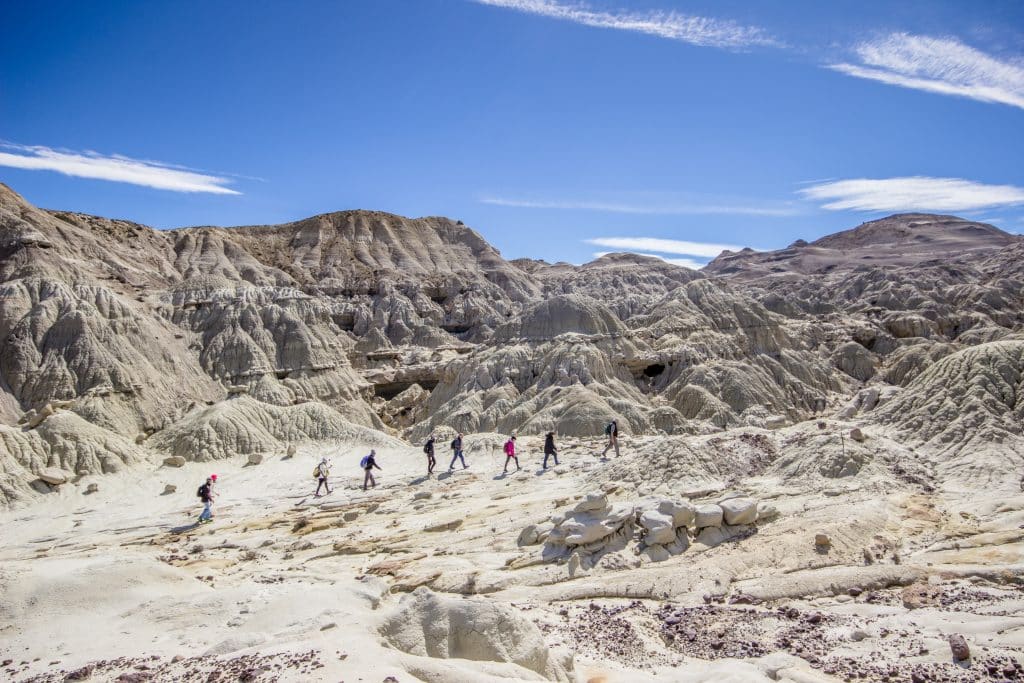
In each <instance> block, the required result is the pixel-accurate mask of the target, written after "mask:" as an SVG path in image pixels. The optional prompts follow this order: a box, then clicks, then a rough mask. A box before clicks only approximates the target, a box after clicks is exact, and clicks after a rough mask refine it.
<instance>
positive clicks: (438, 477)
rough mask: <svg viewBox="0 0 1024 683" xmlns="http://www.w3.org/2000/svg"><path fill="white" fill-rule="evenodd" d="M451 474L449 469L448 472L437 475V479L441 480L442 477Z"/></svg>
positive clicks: (446, 477) (445, 477) (444, 477)
mask: <svg viewBox="0 0 1024 683" xmlns="http://www.w3.org/2000/svg"><path fill="white" fill-rule="evenodd" d="M451 476H452V472H451V471H450V470H449V471H448V472H442V473H441V474H439V475H437V480H438V481H441V480H443V479H448V478H449V477H451Z"/></svg>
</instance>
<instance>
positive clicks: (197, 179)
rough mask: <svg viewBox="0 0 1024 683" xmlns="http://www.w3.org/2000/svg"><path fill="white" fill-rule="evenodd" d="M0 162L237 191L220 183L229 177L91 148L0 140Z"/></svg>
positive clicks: (175, 188)
mask: <svg viewBox="0 0 1024 683" xmlns="http://www.w3.org/2000/svg"><path fill="white" fill-rule="evenodd" d="M0 148H2V149H7V150H12V151H11V152H4V151H0V166H8V167H10V168H21V169H26V170H30V171H56V172H58V173H63V174H64V175H69V176H75V177H78V178H94V179H97V180H109V181H112V182H115V183H129V184H132V185H143V186H145V187H153V188H156V189H158V190H170V191H172V192H209V193H212V194H241V192H238V191H237V190H232V189H231V188H229V187H224V186H225V185H227V184H228V183H230V182H231V180H229V179H227V178H221V177H218V176H214V175H207V174H205V173H199V172H197V171H193V170H189V169H185V168H182V167H180V166H170V165H168V164H162V163H160V162H155V161H140V160H138V159H130V158H128V157H123V156H119V155H113V156H104V155H102V154H96V153H95V152H70V151H59V150H54V149H50V148H49V147H42V146H31V147H29V146H25V145H14V144H9V143H3V144H0Z"/></svg>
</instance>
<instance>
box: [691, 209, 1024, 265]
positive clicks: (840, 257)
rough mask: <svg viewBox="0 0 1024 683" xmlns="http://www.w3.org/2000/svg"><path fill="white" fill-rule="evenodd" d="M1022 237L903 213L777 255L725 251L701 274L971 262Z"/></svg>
mask: <svg viewBox="0 0 1024 683" xmlns="http://www.w3.org/2000/svg"><path fill="white" fill-rule="evenodd" d="M1022 240H1024V238H1021V237H1020V236H1017V235H1011V234H1009V233H1007V232H1003V231H1002V230H1000V229H999V228H996V227H995V226H992V225H988V224H986V223H976V222H973V221H968V220H964V219H962V218H957V217H955V216H938V215H932V214H922V213H905V214H897V215H895V216H889V217H887V218H882V219H879V220H876V221H870V222H867V223H863V224H862V225H859V226H857V227H856V228H853V229H852V230H844V231H842V232H837V233H835V234H832V235H828V236H826V237H822V238H821V239H818V240H815V241H814V242H810V243H807V242H805V241H803V240H798V241H796V242H794V243H793V244H791V245H790V246H788V247H786V248H785V249H780V250H777V251H764V252H755V251H753V250H749V249H744V250H743V251H740V252H729V251H727V252H724V253H722V254H721V255H720V256H718V257H717V258H716V259H714V260H713V261H712V262H711V263H709V264H708V265H707V266H706V267H705V268H704V269H703V270H704V272H706V273H709V274H714V275H723V276H728V277H732V278H741V279H744V280H754V279H758V278H762V277H774V276H779V275H785V274H790V273H799V274H801V275H810V274H824V273H828V272H830V271H833V270H844V271H846V270H853V269H857V268H863V267H876V266H886V267H907V266H912V265H915V264H918V263H921V262H925V261H937V260H947V259H959V258H963V257H965V256H968V257H971V258H974V257H977V256H980V255H983V254H989V253H992V252H995V251H997V250H999V249H1003V248H1005V247H1009V246H1012V245H1014V244H1018V243H1020V242H1021V241H1022Z"/></svg>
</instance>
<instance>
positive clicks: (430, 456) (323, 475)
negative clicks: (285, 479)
mask: <svg viewBox="0 0 1024 683" xmlns="http://www.w3.org/2000/svg"><path fill="white" fill-rule="evenodd" d="M604 434H605V436H607V437H608V445H606V446H605V447H604V451H602V452H601V457H602V458H603V457H605V455H607V453H608V451H609V450H610V449H612V448H614V449H615V457H619V456H620V453H619V425H618V422H617V421H616V420H612V421H611V422H609V423H608V424H607V425H606V426H605V429H604ZM434 441H435V437H434V435H433V434H431V435H430V437H429V438H428V439H427V441H426V443H424V444H423V452H424V453H425V454H426V455H427V475H428V476H429V475H431V474H433V473H434V467H435V466H436V465H437V459H436V458H435V457H434ZM451 449H452V461H451V462H450V463H449V464H448V471H449V472H451V471H453V470H454V469H455V461H456V460H458V461H459V462H461V463H462V469H468V468H469V465H467V464H466V457H465V455H464V454H463V452H462V433H461V432H459V433H458V434H456V435H455V438H454V439H452V442H451ZM502 450H503V451H504V453H505V467H504V469H503V470H502V474H507V473H508V466H509V464H511V462H513V461H514V462H515V464H516V471H517V472H518V471H519V470H520V469H522V468H521V467H520V466H519V451H518V449H517V445H516V435H515V434H512V435H511V436H510V437H509V438H508V440H507V441H506V442H505V445H504V446H503V447H502ZM548 458H554V461H555V465H556V466H557V465H558V464H559V463H558V448H557V447H556V446H555V432H554V431H550V432H548V433H547V434H545V435H544V463H543V465H542V467H543V468H544V469H545V470H546V469H547V468H548ZM359 466H360V467H361V468H362V470H363V490H364V491H365V490H366V489H367V486H370V487H376V486H377V480H376V479H374V477H373V470H374V469H378V470H382V471H383V468H382V467H381V466H380V465H378V464H377V451H376V450H373V449H370V453H369V454H368V455H364V456H363V458H362V460H360V461H359ZM330 476H331V463H330V461H328V460H327V458H323V459H322V460H320V462H319V463H318V464H317V466H316V467H315V468H314V469H313V478H314V479H316V480H317V485H316V492H315V493H314V494H313V495H314V497H317V498H319V497H320V489H321V488H322V489H324V490H325V491H326V492H327V493H330V492H331V486H330V484H329V483H328V479H329V478H330ZM216 483H217V475H216V474H211V475H210V476H209V477H207V479H206V483H204V484H202V485H201V486H200V487H199V490H198V491H196V495H197V496H198V497H199V499H200V500H201V501H202V503H203V512H202V513H201V514H200V515H199V522H198V524H205V523H207V522H211V521H213V501H214V499H215V498H216V495H215V494H214V492H213V486H214V484H216Z"/></svg>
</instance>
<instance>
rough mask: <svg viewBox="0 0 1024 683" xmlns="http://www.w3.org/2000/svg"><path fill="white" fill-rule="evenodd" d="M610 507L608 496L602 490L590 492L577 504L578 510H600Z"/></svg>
mask: <svg viewBox="0 0 1024 683" xmlns="http://www.w3.org/2000/svg"><path fill="white" fill-rule="evenodd" d="M607 508H608V496H606V495H605V494H603V493H600V492H592V493H588V494H587V495H586V496H585V497H584V498H583V500H581V501H580V502H579V503H577V504H576V508H575V509H576V512H600V511H602V510H606V509H607Z"/></svg>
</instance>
